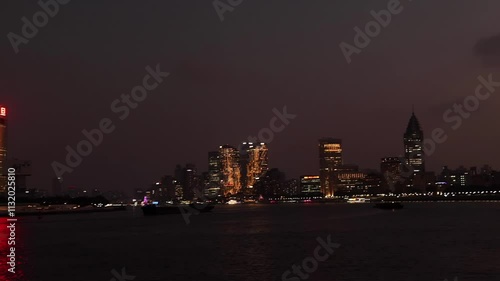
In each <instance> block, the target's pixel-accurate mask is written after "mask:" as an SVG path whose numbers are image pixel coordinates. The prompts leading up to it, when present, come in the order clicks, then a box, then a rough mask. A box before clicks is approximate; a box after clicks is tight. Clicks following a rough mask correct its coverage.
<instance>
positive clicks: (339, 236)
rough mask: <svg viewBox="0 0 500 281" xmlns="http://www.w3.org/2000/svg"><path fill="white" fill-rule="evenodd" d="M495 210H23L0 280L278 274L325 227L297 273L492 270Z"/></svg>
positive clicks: (497, 275)
mask: <svg viewBox="0 0 500 281" xmlns="http://www.w3.org/2000/svg"><path fill="white" fill-rule="evenodd" d="M499 217H500V204H499V203H413V204H406V206H405V209H404V210H401V211H396V212H392V211H381V210H377V209H373V208H371V205H369V204H352V205H347V204H309V205H234V206H217V207H216V209H215V210H214V212H213V213H209V214H200V215H197V216H191V217H190V221H191V222H190V224H189V225H186V223H185V221H184V219H183V218H182V216H181V215H168V216H158V217H143V216H142V213H141V212H140V209H134V210H130V211H127V212H118V213H108V214H82V215H73V216H67V215H58V216H46V217H44V218H42V219H37V218H23V219H22V221H20V222H18V226H17V229H16V235H17V239H18V243H17V248H16V253H17V260H18V261H19V262H20V263H22V264H19V265H18V267H17V268H16V271H17V277H14V276H13V275H12V274H11V273H8V272H6V270H7V267H6V265H5V264H2V266H0V268H1V269H2V272H1V274H0V280H28V281H59V280H61V281H63V280H64V281H79V280H83V281H99V280H102V281H108V280H114V281H119V280H120V279H119V278H115V276H114V275H113V273H112V270H113V269H115V270H116V272H121V271H122V268H125V269H126V273H127V274H128V275H133V276H135V279H133V280H137V281H143V280H144V281H145V280H165V281H167V280H168V281H176V280H197V281H205V280H218V281H226V280H227V281H234V280H259V281H272V280H281V279H282V277H281V276H282V274H283V272H285V271H287V270H292V265H293V264H294V263H295V264H297V265H302V262H303V260H304V259H306V258H308V257H313V256H314V251H315V249H316V248H317V246H318V245H319V243H318V241H317V238H318V237H321V238H323V239H325V240H326V238H327V236H328V235H331V238H332V241H334V242H336V243H339V244H341V246H340V247H339V248H338V249H336V250H335V252H333V254H331V255H330V257H329V258H328V259H327V260H325V261H323V262H319V263H318V267H317V269H316V270H315V271H314V272H312V273H310V274H309V279H307V280H329V281H334V280H363V281H378V280H380V281H382V280H387V281H396V280H397V281H400V280H401V281H402V280H408V281H416V280H418V281H434V280H435V281H443V280H445V279H448V280H449V281H451V280H453V279H454V278H455V277H457V278H458V279H457V280H460V281H462V280H464V281H465V280H470V281H481V280H500V221H499ZM2 221H3V225H2V232H1V235H2V236H1V243H2V245H1V255H2V261H4V260H5V255H6V254H7V253H6V250H7V246H6V242H5V238H6V231H5V220H2ZM320 253H321V255H323V254H324V253H325V252H324V250H321V252H320ZM309 260H310V259H309ZM294 276H295V275H293V273H292V274H290V275H289V276H288V277H289V278H290V279H289V280H294V281H298V280H301V279H299V278H298V277H296V278H295V279H292V278H293V277H294ZM16 278H17V279H16ZM113 278H115V279H113ZM122 280H132V279H131V278H129V279H122Z"/></svg>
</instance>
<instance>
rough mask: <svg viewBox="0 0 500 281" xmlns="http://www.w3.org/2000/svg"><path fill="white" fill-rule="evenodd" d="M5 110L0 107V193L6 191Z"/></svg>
mask: <svg viewBox="0 0 500 281" xmlns="http://www.w3.org/2000/svg"><path fill="white" fill-rule="evenodd" d="M6 160H7V108H6V107H4V106H1V105H0V193H5V192H6V191H7V164H6Z"/></svg>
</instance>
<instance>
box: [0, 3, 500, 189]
mask: <svg viewBox="0 0 500 281" xmlns="http://www.w3.org/2000/svg"><path fill="white" fill-rule="evenodd" d="M223 2H225V1H223ZM388 2H389V1H386V0H380V1H379V0H377V1H374V0H370V1H368V0H365V1H347V0H345V1H331V0H330V1H290V0H287V1H284V0H282V1H249V0H247V1H243V2H242V3H241V4H240V5H239V6H237V7H235V8H234V11H232V12H227V13H225V14H224V21H223V22H221V20H220V19H219V16H218V15H217V12H216V11H215V9H214V7H213V5H212V2H211V1H208V0H203V1H201V0H199V1H185V0H177V1H105V2H103V1H77V0H73V1H71V2H69V3H68V4H66V5H61V7H60V11H59V13H58V14H57V15H55V17H53V18H51V19H50V20H49V22H48V24H47V25H46V26H45V27H42V28H40V30H39V32H38V34H37V35H36V36H35V37H33V38H32V39H29V43H27V44H21V45H20V46H19V53H18V54H15V53H14V51H13V48H12V46H11V44H10V42H9V39H8V37H7V34H8V33H9V32H14V33H16V34H21V28H22V25H23V23H22V21H21V18H22V17H24V16H26V17H28V18H29V19H31V18H32V16H33V14H34V13H35V12H37V11H38V10H40V9H41V8H40V7H39V6H38V4H37V3H36V1H14V0H9V1H7V2H6V3H4V7H3V8H2V12H1V14H2V15H1V17H0V23H1V24H0V29H1V34H2V36H3V40H1V43H0V48H1V52H0V54H1V64H2V67H1V68H0V104H4V105H6V106H8V107H9V150H8V153H9V157H16V158H20V159H26V160H32V161H33V173H34V175H33V176H32V177H31V178H30V179H29V183H30V184H31V186H32V187H38V188H46V189H50V186H51V178H52V177H54V172H53V170H52V168H51V163H52V162H53V161H59V162H61V163H63V162H64V158H65V155H66V152H65V146H66V145H70V146H72V147H75V146H76V144H77V143H78V142H79V141H80V140H82V139H84V137H83V135H82V133H81V131H82V130H83V129H87V130H90V129H94V128H97V127H98V124H99V121H100V120H101V119H102V118H110V119H112V120H113V123H114V125H116V129H115V131H114V132H113V133H111V134H109V135H105V137H104V141H103V143H102V144H101V145H100V146H98V147H97V148H94V151H93V152H92V154H91V155H89V156H87V157H84V160H83V163H82V164H81V165H80V166H79V167H77V168H76V169H75V170H74V172H73V173H71V174H66V175H64V176H63V177H64V184H65V185H74V186H77V187H82V188H94V187H96V188H102V189H122V190H131V189H132V188H136V187H147V185H148V184H150V183H151V182H153V181H156V180H157V179H159V178H160V177H161V176H162V175H165V174H171V173H172V172H173V169H174V166H175V164H177V163H182V164H185V163H187V162H192V163H194V164H196V165H197V167H198V169H199V170H200V172H202V171H206V170H207V152H208V151H211V150H216V149H217V148H218V146H219V145H221V144H232V145H237V144H238V143H239V142H241V141H244V140H247V137H248V136H249V135H256V134H257V133H258V132H259V130H260V129H261V128H266V127H269V121H270V119H271V118H272V117H273V116H274V113H273V111H272V110H273V108H277V109H279V110H281V109H282V108H283V107H284V106H286V107H287V109H288V112H289V113H292V114H296V115H297V117H296V118H295V119H294V120H292V121H291V122H290V124H289V125H288V126H287V127H286V128H285V129H284V130H283V131H282V132H280V133H277V134H276V135H275V136H274V139H273V141H272V142H271V143H270V144H269V149H270V152H269V153H270V156H269V157H270V166H271V167H277V168H280V169H281V170H283V171H284V172H285V173H286V174H287V176H288V177H298V176H300V175H302V174H318V162H319V161H318V151H317V140H318V138H320V137H325V136H331V137H336V138H342V139H343V142H344V160H345V163H347V164H350V163H353V164H359V165H360V167H361V168H375V169H378V168H379V161H380V158H381V157H384V156H398V155H401V154H402V153H403V140H402V136H403V133H404V131H405V128H406V125H407V122H408V119H409V117H410V115H411V111H412V104H414V106H415V113H416V115H417V117H418V118H419V120H420V123H421V125H422V127H423V129H424V132H425V134H426V136H429V135H430V132H431V131H432V130H433V129H434V128H437V127H441V128H443V129H444V130H445V132H446V133H447V135H448V140H447V141H446V142H445V143H444V144H440V145H439V146H438V147H437V148H436V152H435V153H434V154H433V155H432V156H431V157H429V158H428V159H427V167H428V169H429V170H436V171H438V170H439V169H440V167H441V166H442V165H449V166H451V167H457V166H458V165H461V164H463V165H466V166H472V165H477V166H479V165H482V164H490V165H492V166H493V167H494V168H496V169H499V168H500V158H499V157H498V154H499V152H500V148H499V145H498V144H499V143H500V132H499V130H498V120H499V117H500V111H499V110H498V108H499V105H500V97H498V95H500V88H499V89H498V91H497V92H496V93H495V94H493V95H492V96H491V97H490V98H489V99H488V100H486V101H483V102H481V104H480V108H479V109H478V110H477V111H476V112H473V113H472V115H471V117H470V118H469V119H467V120H464V123H463V125H462V126H461V127H460V128H459V129H457V130H456V131H454V130H452V129H451V126H450V124H448V123H445V122H444V121H443V117H442V116H443V113H444V112H445V111H446V110H447V109H448V108H451V107H452V106H453V104H454V103H461V102H462V101H463V100H464V98H465V97H466V96H468V95H471V94H473V93H474V89H475V87H476V86H477V85H478V80H477V77H478V76H479V75H483V76H485V77H487V75H488V74H490V73H492V74H493V77H494V78H495V77H496V79H494V80H496V81H500V72H499V67H498V66H500V35H499V34H500V17H499V16H498V11H499V10H500V2H499V1H496V0H484V1H453V0H447V1H432V0H413V1H412V2H411V3H409V2H408V1H401V3H402V5H403V6H404V10H403V11H402V12H401V13H400V14H398V15H395V16H393V18H392V22H391V23H390V24H389V26H388V27H387V28H384V29H383V30H382V31H381V33H380V35H379V36H378V37H376V38H373V39H372V41H371V43H370V45H369V46H367V47H366V48H364V49H363V50H362V52H361V53H360V54H359V55H353V56H352V63H351V64H348V63H347V62H346V59H345V58H344V56H343V54H342V52H341V50H340V48H339V44H340V43H341V42H342V41H345V42H346V43H349V44H354V43H353V38H354V35H355V32H354V27H356V26H359V27H364V25H365V24H366V23H367V22H368V21H371V20H372V19H373V18H372V16H371V15H370V11H371V10H376V11H378V10H380V9H386V8H387V3H388ZM157 64H160V65H161V70H162V71H165V72H169V73H170V76H169V77H168V78H166V79H165V81H164V82H163V83H161V84H160V86H159V87H158V88H157V89H156V90H154V91H152V92H151V93H150V94H149V95H148V97H147V99H146V100H144V101H143V102H141V103H140V104H139V106H138V107H137V109H134V110H132V111H131V112H130V116H129V117H128V118H127V119H125V120H123V121H121V120H119V119H118V115H117V114H115V113H113V112H112V111H111V109H110V104H111V103H112V102H113V101H114V100H115V99H117V98H119V97H120V95H121V94H122V93H127V94H129V93H130V91H131V89H132V88H133V87H135V86H137V85H139V84H141V83H142V78H143V77H144V75H146V74H147V72H146V70H145V67H146V66H148V65H149V66H152V67H153V68H154V67H155V66H156V65H157Z"/></svg>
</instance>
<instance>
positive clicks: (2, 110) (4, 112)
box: [0, 106, 7, 117]
mask: <svg viewBox="0 0 500 281" xmlns="http://www.w3.org/2000/svg"><path fill="white" fill-rule="evenodd" d="M0 116H4V117H5V116H7V108H5V107H3V106H2V107H0Z"/></svg>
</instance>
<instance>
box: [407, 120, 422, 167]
mask: <svg viewBox="0 0 500 281" xmlns="http://www.w3.org/2000/svg"><path fill="white" fill-rule="evenodd" d="M423 142H424V132H423V131H422V129H421V127H420V123H419V122H418V119H417V117H416V116H415V113H412V115H411V117H410V121H409V122H408V126H407V127H406V132H405V133H404V148H405V159H406V164H407V165H409V166H411V167H412V168H413V174H414V175H415V174H422V173H425V162H424V152H423Z"/></svg>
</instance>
